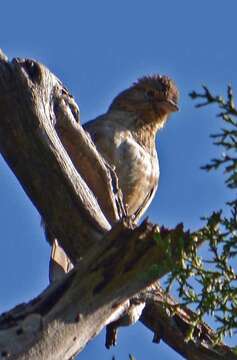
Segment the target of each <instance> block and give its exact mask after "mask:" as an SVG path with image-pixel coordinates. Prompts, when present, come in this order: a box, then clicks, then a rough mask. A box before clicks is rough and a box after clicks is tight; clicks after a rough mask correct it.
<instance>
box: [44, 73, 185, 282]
mask: <svg viewBox="0 0 237 360" xmlns="http://www.w3.org/2000/svg"><path fill="white" fill-rule="evenodd" d="M178 110H179V91H178V88H177V86H176V84H175V82H174V81H173V80H172V79H171V78H169V77H168V76H166V75H159V74H155V75H148V76H144V77H142V78H139V79H138V80H137V81H136V82H135V83H133V84H132V85H131V86H130V87H128V88H127V89H126V90H124V91H122V92H120V93H119V94H118V95H117V96H116V97H115V98H114V99H113V101H112V103H111V104H110V106H109V108H108V110H107V111H106V112H105V114H103V115H100V116H98V117H97V118H95V119H94V120H91V121H89V122H87V123H85V124H84V125H83V128H84V130H85V131H86V132H87V133H88V134H89V136H90V137H91V139H92V141H93V142H94V144H95V146H96V148H97V150H98V152H99V153H100V154H101V155H102V156H103V157H104V159H105V160H106V161H107V162H108V163H109V164H110V165H111V166H112V167H113V168H114V169H115V172H116V175H117V178H118V185H119V188H120V189H121V191H122V194H123V201H124V205H125V208H126V212H127V215H128V216H131V217H132V218H133V220H134V222H138V221H139V219H140V218H141V217H142V215H143V214H144V213H145V211H146V210H147V208H148V206H149V205H150V203H151V201H152V199H153V198H154V196H155V193H156V190H157V187H158V182H159V175H160V170H159V160H158V155H157V150H156V135H157V133H159V131H160V130H161V129H162V128H163V127H164V125H165V124H166V122H167V120H168V119H169V117H170V115H171V113H173V112H176V111H178ZM65 256H66V254H65V253H64V252H63V250H62V249H61V248H60V246H59V244H58V243H57V241H55V242H54V245H53V250H52V253H51V265H52V266H51V279H52V280H54V279H57V278H59V277H61V270H60V271H59V273H58V272H57V271H54V270H55V266H53V265H54V264H55V262H56V263H59V265H61V267H62V268H64V269H63V272H67V271H68V270H70V269H71V267H72V264H71V263H70V260H69V259H67V258H65ZM60 263H61V264H60ZM56 267H57V266H56ZM58 274H60V276H59V275H58Z"/></svg>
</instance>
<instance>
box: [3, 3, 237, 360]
mask: <svg viewBox="0 0 237 360" xmlns="http://www.w3.org/2000/svg"><path fill="white" fill-rule="evenodd" d="M236 13H237V2H236V1H235V0H229V1H218V2H217V1H216V2H215V1H205V0H200V1H198V2H194V1H190V0H179V1H166V2H165V1H159V0H146V1H145V0H140V1H139V0H136V1H135V0H130V1H128V0H120V1H114V0H100V1H92V0H86V1H85V0H84V1H83V0H82V1H76V0H71V1H68V2H65V1H64V2H63V1H60V0H58V1H55V0H51V1H46V0H41V1H40V2H32V1H24V0H22V1H15V2H14V1H11V0H9V1H4V2H3V3H2V4H1V15H0V47H1V48H2V49H3V50H4V52H5V53H6V54H7V55H8V56H9V58H12V57H14V56H19V57H30V58H34V59H37V60H39V61H41V62H42V63H44V64H45V65H47V66H48V67H49V68H50V69H51V70H52V71H53V72H54V73H55V74H56V75H57V76H58V77H59V78H60V79H61V80H62V81H63V82H64V83H65V85H66V86H67V87H68V88H69V89H70V91H71V92H72V94H73V95H74V96H75V98H76V100H77V101H78V103H79V106H80V109H81V118H82V121H87V120H90V119H92V118H93V117H95V116H96V115H99V114H101V113H103V112H105V111H106V109H107V107H108V105H109V104H110V102H111V100H112V99H113V97H114V96H115V95H116V94H117V93H118V92H119V91H121V90H123V89H124V88H126V87H127V86H129V85H130V84H131V83H132V82H133V81H134V80H136V79H137V77H139V76H141V75H144V74H149V73H156V72H158V73H161V74H168V75H169V76H171V77H172V78H173V79H175V81H176V82H177V84H178V87H179V88H180V92H181V106H180V107H181V111H180V112H179V113H177V114H174V115H173V116H172V118H171V120H170V122H169V123H168V125H167V126H166V128H165V129H164V130H163V131H162V132H161V133H160V134H159V137H158V139H157V147H158V153H159V158H160V167H161V178H160V185H159V190H158V193H157V196H156V198H155V200H154V201H153V203H152V205H151V207H150V209H149V211H148V215H149V217H150V219H151V220H152V221H153V222H157V223H159V224H164V225H166V226H174V225H175V224H177V223H178V222H180V221H183V222H184V224H185V226H186V227H187V228H188V227H189V228H191V229H195V228H197V227H199V226H200V225H201V221H200V216H202V215H205V214H209V213H210V212H211V211H212V210H213V209H219V208H220V207H222V206H223V204H224V202H225V201H226V200H228V199H229V198H230V194H229V193H228V192H227V191H226V190H225V188H224V185H223V178H222V176H221V174H220V173H217V174H206V173H204V172H203V171H201V170H200V169H199V167H200V165H202V164H204V163H205V162H206V160H208V159H209V158H211V157H213V156H215V155H216V150H215V149H214V147H213V146H212V145H211V140H210V138H209V134H210V133H211V132H215V131H217V130H218V127H219V126H220V120H218V119H217V118H215V117H214V114H215V111H214V109H209V110H208V111H207V110H196V109H194V104H193V102H192V101H191V100H190V99H189V97H188V93H189V92H190V91H191V90H193V89H196V90H198V89H200V85H201V84H202V83H206V84H208V85H209V86H210V88H211V89H215V91H216V92H219V93H221V92H222V93H223V92H224V91H225V87H226V84H227V83H229V82H230V81H231V82H232V84H233V86H234V88H235V89H237V79H236V75H235V74H236V64H237V50H236ZM0 197H1V204H0V228H1V243H0V263H1V272H0V284H1V289H2V290H1V295H0V312H2V311H4V310H6V309H8V308H10V307H12V306H13V305H15V304H16V303H18V302H22V301H26V300H28V299H30V298H32V297H33V296H35V295H37V294H38V293H39V292H40V291H41V290H42V289H43V288H44V287H45V286H46V285H47V282H48V259H49V246H48V244H47V243H46V242H45V240H44V236H43V231H42V228H41V227H40V217H39V215H38V213H37V211H36V210H35V209H34V207H33V205H32V204H31V202H30V200H29V199H28V198H27V197H26V195H25V194H24V192H23V190H22V189H21V187H20V185H19V184H18V181H17V180H16V178H15V177H14V175H13V174H12V173H11V172H10V170H9V169H8V167H7V166H6V164H5V163H4V161H3V160H2V158H0ZM151 340H152V334H151V333H150V332H149V331H148V330H147V329H145V328H144V327H143V326H142V325H136V326H134V327H131V328H129V329H122V330H121V331H120V335H119V345H118V346H117V348H115V349H112V350H110V351H107V350H105V348H104V334H103V335H102V336H99V337H98V338H96V339H95V340H94V341H92V342H91V343H90V344H89V345H88V347H87V348H86V349H85V351H84V352H83V353H82V354H81V355H80V359H83V360H88V359H92V358H97V359H103V360H106V359H111V358H112V355H113V354H115V355H116V359H117V360H125V359H128V353H129V352H131V353H132V354H133V355H135V357H136V359H137V360H145V359H155V358H158V357H159V358H160V359H162V360H163V359H164V360H171V359H181V357H180V356H179V355H177V354H176V353H175V352H174V351H173V350H171V349H169V348H168V347H167V346H165V345H164V344H161V345H154V344H152V342H151Z"/></svg>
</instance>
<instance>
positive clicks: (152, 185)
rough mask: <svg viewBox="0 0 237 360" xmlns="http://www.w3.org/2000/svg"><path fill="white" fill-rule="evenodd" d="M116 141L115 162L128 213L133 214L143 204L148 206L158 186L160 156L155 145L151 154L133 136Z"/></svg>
mask: <svg viewBox="0 0 237 360" xmlns="http://www.w3.org/2000/svg"><path fill="white" fill-rule="evenodd" d="M115 143H116V146H115V152H114V159H113V162H114V165H115V167H116V173H117V176H118V180H119V185H120V187H121V190H122V192H123V197H124V201H125V203H126V205H127V210H128V213H129V215H132V214H133V213H135V212H136V211H137V210H138V209H139V208H140V207H141V206H146V203H147V201H148V199H147V198H148V197H149V194H151V193H152V192H153V189H154V190H155V189H156V187H157V183H158V178H159V164H158V158H157V154H156V150H155V147H154V151H153V153H152V154H150V153H149V152H148V151H147V150H146V149H144V148H143V147H142V146H141V145H139V144H138V143H137V142H136V141H135V140H134V139H133V138H132V137H128V136H127V137H125V139H124V138H120V139H117V141H115ZM154 192H155V191H154ZM146 199H147V201H146Z"/></svg>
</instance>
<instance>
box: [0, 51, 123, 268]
mask: <svg viewBox="0 0 237 360" xmlns="http://www.w3.org/2000/svg"><path fill="white" fill-rule="evenodd" d="M60 94H61V95H62V97H61V99H60ZM72 118H73V120H72ZM74 118H76V119H75V120H74ZM76 120H78V108H77V106H76V104H75V103H74V101H73V99H72V97H71V96H70V94H69V93H68V92H67V91H66V90H65V88H64V87H63V85H62V84H61V83H60V81H59V80H58V79H57V78H56V77H55V76H54V75H53V74H52V73H50V72H49V70H47V69H46V68H45V67H44V66H43V65H40V64H38V63H37V62H34V61H31V60H19V59H14V60H13V61H12V62H7V61H6V59H5V58H4V57H2V59H1V62H0V121H1V126H0V151H1V154H2V155H3V156H4V158H5V160H6V161H7V163H8V164H9V166H10V167H11V169H12V170H13V172H14V173H15V174H16V176H17V177H18V179H19V181H20V183H21V185H22V186H23V188H24V190H25V191H26V193H27V194H28V195H29V197H30V199H31V200H32V202H33V203H34V205H35V206H36V208H37V209H38V211H39V213H40V214H41V215H42V217H43V219H44V221H45V222H46V223H47V225H48V226H49V227H50V229H51V231H53V233H54V234H55V236H56V237H57V238H58V239H60V244H61V246H62V247H63V248H64V250H65V251H66V253H67V254H68V256H69V257H70V259H71V260H72V261H73V262H76V260H77V259H78V258H80V257H82V256H83V255H84V254H85V253H86V251H87V250H88V249H90V248H91V246H93V243H94V242H97V241H98V240H99V239H100V238H101V236H102V235H103V234H104V233H105V232H106V231H108V230H109V229H110V228H111V226H110V222H115V221H116V220H119V218H120V217H121V216H120V215H121V213H122V210H121V209H122V207H121V208H119V206H120V204H121V200H120V203H119V202H118V197H119V196H118V193H119V192H118V189H117V188H116V185H117V184H116V181H114V178H115V174H114V172H113V171H112V170H111V171H110V168H109V166H108V165H107V164H106V163H105V162H103V159H102V158H101V156H99V155H98V153H97V151H96V148H95V146H94V144H93V143H92V141H91V140H90V138H89V136H87V134H86V133H85V132H84V131H83V129H82V127H81V126H80V125H79V123H77V122H76ZM65 122H67V123H68V124H69V125H68V127H67V131H68V132H69V135H70V136H71V135H72V134H75V135H76V136H75V135H74V136H71V137H72V147H73V146H74V142H73V141H74V140H73V139H75V138H76V141H78V143H79V146H78V148H77V159H75V157H74V156H72V160H74V162H76V161H77V162H78V163H79V162H80V170H81V171H80V172H78V171H76V169H75V167H74V166H73V163H72V160H71V159H70V157H69V155H68V153H67V152H66V151H65V148H64V147H63V145H62V143H68V133H67V132H66V131H64V128H65V126H64V124H65ZM54 127H56V128H57V129H58V133H57V132H56V131H55V128H54ZM64 135H65V136H64ZM59 136H60V138H61V139H62V142H61V141H60V138H59ZM72 152H73V154H74V153H75V151H74V150H73V151H72ZM88 160H89V161H88ZM76 165H77V168H78V164H76ZM86 174H87V175H86ZM83 176H84V177H85V178H83ZM92 176H94V177H95V180H96V181H94V187H93V190H94V192H95V193H96V198H95V196H94V194H93V192H92V191H91V189H90V187H89V186H90V185H91V183H92V182H93V181H92V180H93V179H92ZM87 182H88V183H89V186H88V184H87ZM95 187H96V188H95ZM101 189H103V191H104V193H106V197H104V199H106V204H105V201H104V200H102V196H101V191H102V190H101ZM99 204H100V205H101V206H102V208H103V212H102V211H101V208H100V205H99ZM118 209H119V210H118ZM119 212H120V213H119ZM103 213H105V214H107V217H108V219H109V220H107V219H106V217H105V216H104V215H103ZM66 224H67V225H66Z"/></svg>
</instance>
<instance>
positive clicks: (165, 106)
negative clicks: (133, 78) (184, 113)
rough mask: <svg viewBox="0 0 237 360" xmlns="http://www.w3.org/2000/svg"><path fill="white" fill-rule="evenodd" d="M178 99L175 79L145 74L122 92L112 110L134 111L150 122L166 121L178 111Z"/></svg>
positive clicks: (113, 103)
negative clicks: (171, 114)
mask: <svg viewBox="0 0 237 360" xmlns="http://www.w3.org/2000/svg"><path fill="white" fill-rule="evenodd" d="M178 101H179V91H178V89H177V87H176V85H175V83H174V81H173V80H171V79H170V78H168V77H167V76H160V75H152V76H144V77H142V78H140V79H138V81H137V82H135V83H134V84H133V85H132V86H131V87H130V88H128V89H126V90H124V91H123V92H121V93H120V94H119V95H118V96H117V97H116V98H115V99H114V100H113V102H112V104H111V105H110V110H113V109H116V110H124V111H129V112H133V113H135V114H136V115H138V117H140V118H141V119H142V120H143V121H145V122H148V123H149V122H154V121H155V122H159V121H160V122H162V121H163V122H164V118H165V119H167V117H168V115H169V114H170V113H172V112H174V111H178V109H179V107H178ZM161 125H162V126H163V124H161Z"/></svg>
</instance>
